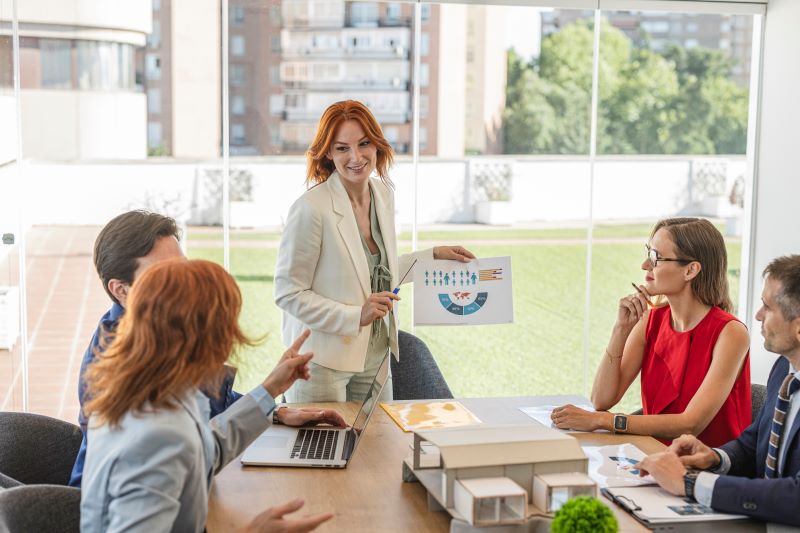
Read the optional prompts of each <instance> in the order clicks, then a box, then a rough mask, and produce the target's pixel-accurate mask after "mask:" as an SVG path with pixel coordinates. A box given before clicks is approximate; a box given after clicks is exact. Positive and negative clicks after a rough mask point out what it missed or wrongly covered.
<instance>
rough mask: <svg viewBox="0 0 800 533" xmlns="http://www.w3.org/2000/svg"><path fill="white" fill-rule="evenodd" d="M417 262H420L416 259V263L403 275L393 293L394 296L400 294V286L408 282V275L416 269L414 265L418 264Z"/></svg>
mask: <svg viewBox="0 0 800 533" xmlns="http://www.w3.org/2000/svg"><path fill="white" fill-rule="evenodd" d="M417 261H418V260H417V259H414V262H413V263H411V266H410V267H408V270H406V273H405V274H403V277H402V278H400V283H398V284H397V287H395V288H394V290H393V291H392V294H397V293H398V292H400V285H402V284H403V282H404V281H405V280H406V276H408V273H409V272H411V269H412V268H414V265H416V264H417Z"/></svg>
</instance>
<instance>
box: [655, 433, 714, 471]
mask: <svg viewBox="0 0 800 533" xmlns="http://www.w3.org/2000/svg"><path fill="white" fill-rule="evenodd" d="M667 449H668V450H670V451H672V452H673V453H675V455H677V456H678V457H679V458H680V460H681V462H682V463H683V465H684V466H685V467H686V468H697V469H698V470H710V469H713V468H716V467H718V466H719V463H720V457H719V455H717V453H716V452H715V451H714V450H712V449H711V448H709V447H708V446H706V445H705V444H703V443H702V442H700V440H699V439H698V438H697V437H695V436H694V435H681V436H680V437H678V438H677V439H675V440H673V441H672V444H670V446H669V448H667Z"/></svg>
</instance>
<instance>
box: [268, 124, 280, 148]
mask: <svg viewBox="0 0 800 533" xmlns="http://www.w3.org/2000/svg"><path fill="white" fill-rule="evenodd" d="M269 141H270V143H271V144H272V146H280V145H281V130H280V129H278V128H277V127H274V128H272V129H271V130H270V131H269Z"/></svg>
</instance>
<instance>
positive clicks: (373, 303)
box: [360, 291, 400, 326]
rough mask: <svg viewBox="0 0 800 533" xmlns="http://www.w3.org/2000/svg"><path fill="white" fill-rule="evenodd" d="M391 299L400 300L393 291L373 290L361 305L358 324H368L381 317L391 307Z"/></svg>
mask: <svg viewBox="0 0 800 533" xmlns="http://www.w3.org/2000/svg"><path fill="white" fill-rule="evenodd" d="M392 300H398V301H399V300H400V297H399V296H398V295H396V294H395V293H393V292H389V291H383V292H373V293H372V294H370V295H369V298H367V301H366V302H364V305H362V306H361V322H360V325H362V326H368V325H370V324H372V323H373V322H374V321H375V320H377V319H379V318H383V317H385V316H386V315H388V314H389V312H390V311H391V310H392V309H393V305H392Z"/></svg>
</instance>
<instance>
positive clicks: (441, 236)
mask: <svg viewBox="0 0 800 533" xmlns="http://www.w3.org/2000/svg"><path fill="white" fill-rule="evenodd" d="M652 227H653V226H652V224H598V225H597V226H595V228H594V232H593V233H594V238H595V239H627V238H641V239H642V242H644V241H645V240H646V239H647V237H648V235H649V234H650V230H651V229H652ZM719 228H720V230H724V228H723V227H722V226H719ZM280 236H281V235H280V233H279V232H277V231H259V230H232V231H231V233H230V238H231V241H237V240H249V241H277V240H279V239H280ZM187 238H188V240H192V241H213V240H217V241H221V240H222V229H219V228H206V229H203V230H198V229H195V228H191V227H190V228H189V229H188V232H187ZM417 238H418V239H419V240H423V241H453V240H474V239H478V240H495V241H509V240H523V239H531V240H556V239H585V238H586V228H579V227H578V228H542V229H530V228H527V229H526V228H505V229H496V228H489V229H483V228H480V229H476V230H472V231H470V230H457V231H420V232H419V233H418V237H417ZM398 240H401V241H410V240H411V232H408V231H404V232H402V233H400V234H399V235H398Z"/></svg>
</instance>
